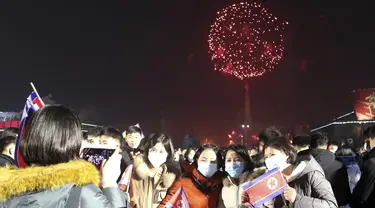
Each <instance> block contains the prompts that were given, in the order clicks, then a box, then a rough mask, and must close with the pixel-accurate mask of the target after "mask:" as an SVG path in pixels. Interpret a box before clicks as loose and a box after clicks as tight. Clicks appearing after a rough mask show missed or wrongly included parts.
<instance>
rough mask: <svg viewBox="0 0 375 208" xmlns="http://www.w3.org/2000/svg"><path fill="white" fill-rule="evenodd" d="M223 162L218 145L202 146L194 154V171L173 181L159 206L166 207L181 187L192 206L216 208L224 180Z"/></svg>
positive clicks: (194, 207) (195, 207) (160, 207)
mask: <svg viewBox="0 0 375 208" xmlns="http://www.w3.org/2000/svg"><path fill="white" fill-rule="evenodd" d="M223 164H224V161H223V156H222V155H221V151H220V148H219V147H218V146H216V145H212V144H208V145H203V146H201V147H200V148H199V149H198V150H197V152H196V154H195V156H194V163H193V167H194V169H193V171H192V172H191V173H185V174H184V175H183V176H181V177H179V178H178V179H177V180H176V181H175V182H174V183H173V185H172V186H171V187H170V188H169V189H168V191H167V195H166V197H165V198H164V200H163V201H162V202H161V203H160V205H159V206H158V208H164V207H165V205H166V204H167V203H168V202H169V200H170V199H171V198H172V197H173V195H174V194H175V193H176V192H177V191H178V190H179V189H180V188H181V189H182V191H183V192H184V194H185V196H186V199H187V201H188V203H189V207H190V208H216V207H217V203H218V201H219V195H220V193H221V188H222V180H223V173H222V172H220V171H219V169H220V168H221V167H222V166H223Z"/></svg>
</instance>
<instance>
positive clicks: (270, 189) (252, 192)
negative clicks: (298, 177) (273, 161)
mask: <svg viewBox="0 0 375 208" xmlns="http://www.w3.org/2000/svg"><path fill="white" fill-rule="evenodd" d="M286 186H287V183H286V182H285V180H284V177H283V176H282V174H281V172H280V170H279V169H278V168H275V169H272V170H270V171H268V172H267V173H265V174H263V175H261V176H259V177H258V178H256V179H254V180H252V181H250V182H249V183H247V184H245V185H244V186H243V190H244V191H245V192H246V193H247V195H248V197H249V200H250V204H251V205H252V206H254V207H259V206H260V205H262V204H264V203H265V202H267V201H269V200H271V199H273V198H275V197H276V196H278V195H280V194H281V193H283V192H284V189H285V187H286Z"/></svg>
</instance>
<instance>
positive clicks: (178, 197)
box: [165, 188, 189, 208]
mask: <svg viewBox="0 0 375 208" xmlns="http://www.w3.org/2000/svg"><path fill="white" fill-rule="evenodd" d="M165 207H166V208H189V202H188V200H187V198H186V195H185V193H184V191H183V190H182V188H179V189H178V190H177V192H176V193H175V194H174V195H173V196H172V198H171V199H170V200H169V201H168V203H167V204H166V205H165Z"/></svg>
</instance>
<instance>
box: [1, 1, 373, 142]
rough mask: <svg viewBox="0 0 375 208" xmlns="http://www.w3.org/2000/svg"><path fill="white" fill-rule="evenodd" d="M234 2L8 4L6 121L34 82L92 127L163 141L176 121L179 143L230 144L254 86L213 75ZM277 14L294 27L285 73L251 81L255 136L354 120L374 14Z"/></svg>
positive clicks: (273, 6)
mask: <svg viewBox="0 0 375 208" xmlns="http://www.w3.org/2000/svg"><path fill="white" fill-rule="evenodd" d="M233 2H236V1H229V0H163V1H146V0H144V1H125V0H122V1H5V0H4V1H1V2H0V25H1V28H0V69H1V80H2V89H3V90H2V98H3V99H2V102H1V104H0V111H14V110H21V109H22V107H23V105H24V102H25V97H26V96H27V95H28V93H29V92H30V91H31V89H30V87H29V82H30V81H33V82H34V83H35V84H36V86H37V88H38V90H39V93H40V94H41V96H45V95H48V94H49V93H51V94H52V96H53V99H54V100H55V101H56V102H58V103H62V104H64V105H66V106H70V107H72V108H73V109H75V110H76V111H77V112H78V113H79V112H81V114H82V113H84V114H85V119H86V120H87V121H89V122H95V123H97V124H102V125H114V126H116V127H118V128H122V129H123V128H125V127H126V126H127V125H129V124H134V123H137V122H140V123H141V125H142V126H143V127H144V128H145V130H146V132H158V131H160V128H161V122H160V120H161V117H162V115H164V118H165V129H166V131H168V132H169V133H170V134H172V136H174V137H176V138H178V139H180V138H181V137H182V136H183V135H184V134H186V133H188V132H193V133H194V134H196V135H197V136H198V137H199V138H203V137H205V136H208V137H210V138H214V139H221V138H224V137H225V135H226V133H227V132H228V131H230V130H231V129H233V128H235V126H236V125H237V126H238V125H239V124H240V123H241V121H242V113H241V112H242V109H243V102H244V91H243V84H244V83H243V82H241V81H240V80H238V79H236V78H233V77H230V76H228V75H223V74H222V73H218V72H216V71H213V70H212V68H213V67H212V65H211V62H210V59H209V56H208V53H207V51H208V47H207V36H208V31H209V26H210V24H211V23H212V22H213V20H214V18H215V12H216V10H218V9H220V8H222V7H224V6H226V5H228V4H231V3H233ZM346 2H348V3H346ZM265 6H267V7H268V8H269V9H270V10H271V11H272V12H273V13H274V14H275V15H276V16H278V17H280V18H282V19H285V20H286V21H288V22H289V23H290V24H289V27H288V28H287V29H286V52H285V56H284V59H283V61H282V62H281V64H280V65H279V66H277V67H276V69H275V70H274V71H273V72H270V73H267V74H265V75H264V76H263V77H261V78H258V79H255V80H251V93H250V94H251V100H252V101H251V102H252V120H253V122H254V125H256V126H258V127H259V128H260V127H264V126H266V125H271V124H276V125H281V126H285V127H287V128H290V127H292V126H294V125H298V124H301V123H309V124H311V125H314V124H321V123H324V122H327V121H328V120H330V119H332V118H334V117H336V116H338V115H340V114H343V113H346V112H349V111H351V110H352V103H351V97H350V90H351V89H357V88H367V87H375V82H374V75H375V70H374V68H373V66H374V64H373V60H374V52H373V48H374V46H375V45H374V42H375V41H374V40H373V37H375V32H374V31H373V28H372V26H373V25H374V24H373V21H372V19H374V16H375V15H374V14H372V15H371V14H370V13H371V12H370V8H371V7H370V5H366V3H362V4H358V3H353V2H352V1H338V0H331V1H326V0H315V1H301V0H283V1H280V0H268V1H266V2H265ZM189 55H193V58H192V59H191V61H189ZM302 62H305V63H306V68H305V69H306V70H301V69H300V68H301V67H300V66H301V63H302Z"/></svg>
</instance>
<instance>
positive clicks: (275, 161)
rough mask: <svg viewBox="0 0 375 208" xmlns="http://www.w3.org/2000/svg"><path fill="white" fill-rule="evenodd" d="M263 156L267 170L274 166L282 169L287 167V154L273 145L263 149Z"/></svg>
mask: <svg viewBox="0 0 375 208" xmlns="http://www.w3.org/2000/svg"><path fill="white" fill-rule="evenodd" d="M264 158H265V163H266V166H267V169H268V170H272V169H274V168H280V169H281V170H283V169H284V168H285V167H287V160H288V156H287V155H286V154H285V152H284V151H281V150H278V149H276V148H273V147H267V148H266V149H265V150H264Z"/></svg>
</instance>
